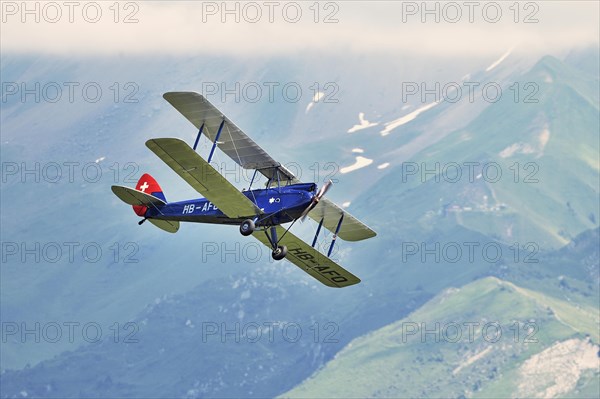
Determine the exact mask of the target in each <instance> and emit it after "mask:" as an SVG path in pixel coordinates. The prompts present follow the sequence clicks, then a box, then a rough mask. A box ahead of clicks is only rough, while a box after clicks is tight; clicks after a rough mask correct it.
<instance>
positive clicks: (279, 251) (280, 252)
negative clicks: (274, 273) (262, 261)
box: [271, 245, 287, 260]
mask: <svg viewBox="0 0 600 399" xmlns="http://www.w3.org/2000/svg"><path fill="white" fill-rule="evenodd" d="M286 255H287V247H286V246H285V245H280V246H278V247H277V248H275V249H274V250H273V252H272V253H271V256H273V259H275V260H282V259H283V258H285V256H286Z"/></svg>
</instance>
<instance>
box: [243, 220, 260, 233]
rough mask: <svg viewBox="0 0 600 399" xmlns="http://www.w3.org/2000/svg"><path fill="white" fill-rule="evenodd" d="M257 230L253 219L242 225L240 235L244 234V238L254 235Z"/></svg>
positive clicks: (245, 221)
mask: <svg viewBox="0 0 600 399" xmlns="http://www.w3.org/2000/svg"><path fill="white" fill-rule="evenodd" d="M255 228H256V226H255V225H254V221H253V220H252V219H246V220H244V221H243V222H242V224H240V233H242V235H243V236H249V235H250V234H252V233H254V229H255Z"/></svg>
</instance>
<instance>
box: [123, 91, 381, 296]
mask: <svg viewBox="0 0 600 399" xmlns="http://www.w3.org/2000/svg"><path fill="white" fill-rule="evenodd" d="M163 97H164V98H165V100H167V101H168V102H169V103H170V104H171V105H172V106H173V107H175V109H177V110H178V111H179V112H180V113H181V114H182V115H183V116H185V117H186V118H187V119H188V120H189V121H190V122H191V123H192V124H193V125H194V126H195V127H196V129H198V133H197V135H196V140H195V142H194V145H193V147H190V146H189V145H188V144H187V143H185V142H184V141H182V140H180V139H177V138H158V139H150V140H148V141H147V142H146V146H147V147H148V148H149V149H150V150H151V151H152V152H154V153H155V154H156V155H157V156H158V157H159V158H160V159H162V160H163V161H164V162H165V163H166V164H167V165H168V166H169V167H171V169H173V171H174V172H175V173H177V174H178V175H179V176H181V177H182V178H183V180H185V181H186V182H187V183H188V184H189V185H191V186H192V187H193V188H194V189H195V190H196V191H198V192H199V193H200V194H201V195H202V196H203V197H204V198H199V199H192V200H186V201H179V202H167V199H166V197H165V195H164V193H163V191H162V189H161V187H160V186H159V184H158V183H157V182H156V180H155V179H154V178H153V177H152V176H150V175H149V174H144V175H143V176H142V177H141V178H140V180H139V181H138V183H137V185H136V187H135V189H132V188H129V187H124V186H112V191H113V193H114V194H115V195H116V196H117V197H119V198H120V199H121V200H122V201H123V202H125V203H127V204H129V205H132V206H133V210H134V211H135V213H136V214H137V215H138V216H140V217H142V218H143V219H141V220H140V221H139V222H138V223H139V224H140V225H141V224H142V223H144V222H145V221H146V220H148V221H150V223H152V224H154V225H155V226H157V227H159V228H161V229H163V230H165V231H167V232H169V233H175V232H177V231H178V230H179V223H180V222H196V223H216V224H227V225H237V226H239V230H240V233H241V234H242V235H244V236H250V235H252V236H254V237H255V238H256V239H258V240H259V241H260V242H261V243H263V244H264V245H266V246H267V247H269V248H270V249H271V250H272V257H273V259H275V260H281V259H284V258H286V259H288V260H289V261H290V262H292V263H293V264H295V265H296V266H298V267H299V268H301V269H302V270H304V271H305V272H307V273H308V274H310V275H311V276H312V277H314V278H315V279H317V280H318V281H320V282H321V283H323V284H325V285H327V286H330V287H346V286H350V285H353V284H357V283H359V282H360V279H359V278H358V277H356V276H355V275H353V274H352V273H350V272H349V271H347V270H345V269H344V268H343V267H341V266H340V265H338V264H337V263H336V262H334V261H333V260H332V259H330V256H331V253H332V250H333V248H334V245H335V241H336V239H337V238H338V237H339V238H341V239H343V240H346V241H359V240H364V239H367V238H371V237H374V236H375V235H376V233H375V232H374V231H373V230H372V229H370V228H369V227H368V226H366V225H365V224H363V223H362V222H360V221H359V220H358V219H356V218H355V217H353V216H352V215H350V214H349V213H348V212H346V211H345V210H343V209H342V208H340V207H339V206H337V205H335V204H334V203H333V202H331V201H330V200H328V199H327V198H325V197H324V196H325V193H326V192H327V190H328V189H329V188H330V187H331V184H332V182H331V180H330V181H328V182H327V183H325V184H324V185H323V186H321V187H320V188H318V187H317V185H316V184H315V183H302V182H301V181H300V180H299V179H297V178H296V177H295V176H294V175H293V174H292V173H291V172H290V171H289V170H288V169H287V168H285V167H284V166H283V165H282V164H281V163H279V162H277V161H275V160H274V159H273V158H271V156H269V155H268V154H267V153H266V152H265V151H264V150H263V149H262V148H260V147H259V146H258V145H257V144H256V143H255V142H254V141H252V140H251V139H250V138H249V137H248V136H247V135H246V134H245V133H244V132H242V130H240V128H238V127H237V126H236V125H235V124H234V123H233V122H231V121H230V120H229V119H228V118H227V117H226V116H224V115H223V114H222V113H221V112H220V111H219V110H218V109H217V108H216V107H215V106H213V105H212V104H211V103H210V102H209V101H208V100H207V99H206V98H204V97H203V96H202V95H201V94H198V93H194V92H170V93H165V94H164V95H163ZM202 135H205V137H207V138H208V139H209V140H210V142H211V143H212V145H211V149H210V153H209V154H208V158H207V160H205V159H204V158H202V157H201V156H200V155H199V154H198V152H197V151H196V149H197V146H198V142H199V140H200V138H201V136H202ZM217 148H218V149H219V150H220V151H222V152H223V153H225V154H226V155H227V156H229V157H230V158H231V159H233V161H235V162H236V163H237V164H238V165H239V166H240V167H242V168H244V169H251V170H252V169H253V170H254V174H253V176H252V180H251V181H250V186H249V187H248V189H243V190H242V191H240V190H238V189H237V188H236V187H235V186H234V185H233V184H231V183H230V182H229V181H228V180H227V179H226V178H225V177H224V176H223V175H221V174H220V173H219V172H218V171H217V169H215V168H214V167H213V166H212V165H211V161H212V158H213V156H214V154H215V150H216V149H217ZM259 174H260V175H262V176H264V178H263V180H266V184H265V188H252V185H253V183H254V182H255V181H258V179H257V175H258V177H259V178H260V177H261V176H260V175H259ZM307 216H308V217H310V218H311V219H313V220H315V221H316V222H318V227H317V229H316V233H315V236H314V239H313V241H312V245H309V244H308V243H307V242H305V241H303V240H301V239H300V238H298V237H296V236H295V235H294V234H292V233H291V232H290V228H291V227H292V225H293V224H294V223H295V222H296V221H297V220H299V219H300V220H304V218H306V217H307ZM286 223H291V224H290V225H289V226H288V227H287V228H284V227H283V226H282V225H283V224H286ZM323 227H325V228H326V229H328V230H329V231H331V232H333V238H332V240H331V243H330V244H329V249H328V252H327V255H325V254H323V253H322V252H321V251H319V250H318V249H317V248H315V244H316V243H317V239H318V237H319V233H320V232H321V229H322V228H323Z"/></svg>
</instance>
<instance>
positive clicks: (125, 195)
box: [111, 186, 166, 206]
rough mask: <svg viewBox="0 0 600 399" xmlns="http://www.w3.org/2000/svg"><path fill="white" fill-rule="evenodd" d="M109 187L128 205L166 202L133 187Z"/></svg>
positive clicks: (148, 204) (151, 204) (157, 204)
mask: <svg viewBox="0 0 600 399" xmlns="http://www.w3.org/2000/svg"><path fill="white" fill-rule="evenodd" d="M111 189H112V192H113V193H115V195H116V196H117V197H119V199H120V200H121V201H123V202H124V203H126V204H129V205H138V206H139V205H145V206H159V205H164V204H166V202H165V201H163V200H161V199H160V198H157V197H155V196H153V195H150V194H146V193H143V192H141V191H138V190H135V189H133V188H129V187H125V186H112V187H111Z"/></svg>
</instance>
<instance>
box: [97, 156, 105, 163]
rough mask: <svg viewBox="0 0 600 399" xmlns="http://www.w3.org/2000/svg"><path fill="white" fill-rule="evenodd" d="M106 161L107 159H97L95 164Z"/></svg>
mask: <svg viewBox="0 0 600 399" xmlns="http://www.w3.org/2000/svg"><path fill="white" fill-rule="evenodd" d="M105 159H106V157H100V158H98V159H96V161H94V162H96V163H100V162H102V161H104V160H105Z"/></svg>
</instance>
